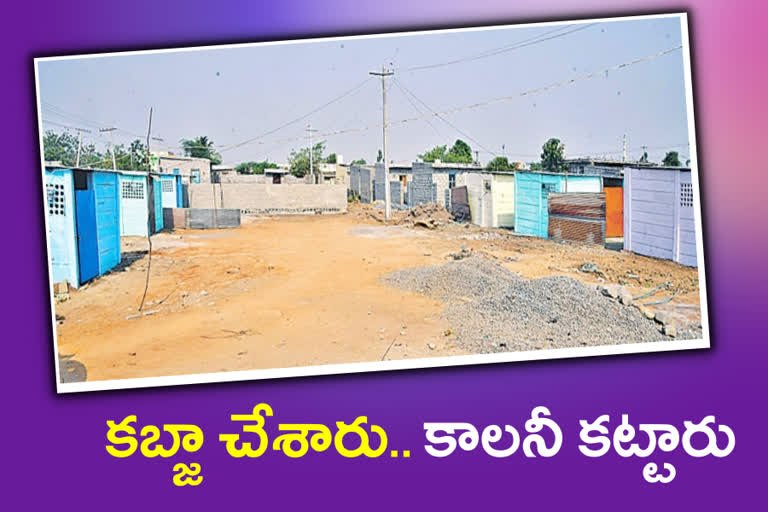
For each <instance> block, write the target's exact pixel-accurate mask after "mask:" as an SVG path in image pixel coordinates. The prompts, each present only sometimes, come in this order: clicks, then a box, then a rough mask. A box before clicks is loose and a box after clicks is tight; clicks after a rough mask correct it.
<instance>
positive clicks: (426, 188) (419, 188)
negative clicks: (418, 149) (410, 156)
mask: <svg viewBox="0 0 768 512" xmlns="http://www.w3.org/2000/svg"><path fill="white" fill-rule="evenodd" d="M412 169H413V170H412V175H413V178H412V179H411V181H410V182H409V183H408V198H409V201H408V204H409V205H411V206H415V205H417V204H425V203H432V202H435V201H437V197H436V196H437V187H436V184H435V183H434V182H433V181H432V175H433V172H432V165H431V164H428V163H424V162H414V163H413V168H412Z"/></svg>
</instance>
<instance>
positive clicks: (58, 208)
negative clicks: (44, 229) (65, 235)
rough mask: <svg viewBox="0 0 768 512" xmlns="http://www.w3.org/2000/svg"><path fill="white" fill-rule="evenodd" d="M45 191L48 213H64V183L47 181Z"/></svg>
mask: <svg viewBox="0 0 768 512" xmlns="http://www.w3.org/2000/svg"><path fill="white" fill-rule="evenodd" d="M45 191H46V193H47V195H48V214H49V215H65V211H64V210H65V208H64V206H65V205H64V185H60V184H54V183H47V184H46V185H45Z"/></svg>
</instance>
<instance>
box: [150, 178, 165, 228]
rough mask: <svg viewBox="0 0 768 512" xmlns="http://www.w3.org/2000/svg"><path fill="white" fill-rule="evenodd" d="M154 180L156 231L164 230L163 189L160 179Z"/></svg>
mask: <svg viewBox="0 0 768 512" xmlns="http://www.w3.org/2000/svg"><path fill="white" fill-rule="evenodd" d="M152 179H153V180H154V195H155V197H154V199H155V233H157V232H158V231H162V230H163V191H162V188H161V187H162V185H161V183H160V179H158V178H152Z"/></svg>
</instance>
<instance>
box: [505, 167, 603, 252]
mask: <svg viewBox="0 0 768 512" xmlns="http://www.w3.org/2000/svg"><path fill="white" fill-rule="evenodd" d="M601 189H602V178H601V177H600V176H566V175H565V174H553V173H538V172H516V173H515V233H520V234H523V235H533V236H538V237H540V238H547V237H548V236H549V212H548V204H547V197H548V195H549V194H550V193H552V192H566V191H567V192H600V191H601Z"/></svg>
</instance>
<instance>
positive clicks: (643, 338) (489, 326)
mask: <svg viewBox="0 0 768 512" xmlns="http://www.w3.org/2000/svg"><path fill="white" fill-rule="evenodd" d="M382 279H383V281H384V282H385V283H387V284H389V285H391V286H394V287H397V288H400V289H404V290H408V291H412V292H416V293H421V294H424V295H427V296H430V297H434V298H437V299H440V300H442V301H445V302H446V307H445V310H444V317H445V318H446V319H447V320H448V321H449V322H450V326H451V329H452V331H453V334H454V335H455V339H456V342H457V343H458V344H459V345H461V346H462V347H463V348H465V349H466V350H470V351H472V352H479V353H486V352H506V351H521V350H535V349H549V348H565V347H581V346H587V345H591V346H595V345H616V344H623V343H640V342H650V341H661V340H665V339H668V338H666V337H665V336H664V335H663V334H661V333H660V332H659V330H658V328H657V326H656V323H655V322H654V321H653V320H649V319H648V318H646V317H645V315H643V314H642V313H641V312H640V311H639V310H638V309H637V308H635V307H632V306H624V305H622V304H620V303H619V302H617V301H616V300H614V299H611V298H609V297H605V296H603V295H602V294H601V293H599V292H598V291H597V290H596V289H595V288H594V287H590V286H587V285H585V284H583V283H582V282H580V281H577V280H575V279H571V278H569V277H564V276H553V277H545V278H542V279H533V280H530V279H525V278H522V277H520V276H518V275H516V274H514V273H512V272H510V271H508V270H506V269H505V268H503V267H501V266H500V265H498V264H496V263H494V262H492V261H489V260H487V259H485V258H482V257H479V256H472V257H469V258H466V259H463V260H461V261H454V262H450V263H447V264H445V265H439V266H435V267H422V268H414V269H406V270H399V271H396V272H392V273H390V274H387V275H385V276H384V277H383V278H382ZM678 338H679V337H678Z"/></svg>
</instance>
